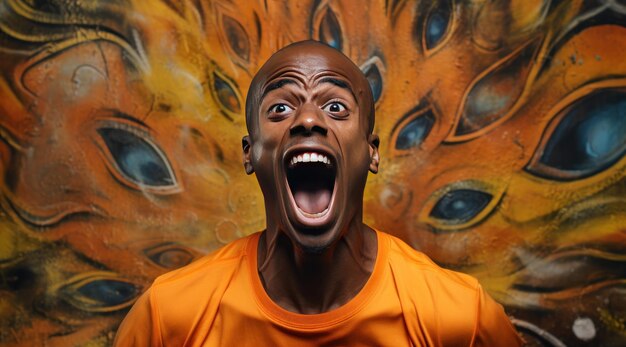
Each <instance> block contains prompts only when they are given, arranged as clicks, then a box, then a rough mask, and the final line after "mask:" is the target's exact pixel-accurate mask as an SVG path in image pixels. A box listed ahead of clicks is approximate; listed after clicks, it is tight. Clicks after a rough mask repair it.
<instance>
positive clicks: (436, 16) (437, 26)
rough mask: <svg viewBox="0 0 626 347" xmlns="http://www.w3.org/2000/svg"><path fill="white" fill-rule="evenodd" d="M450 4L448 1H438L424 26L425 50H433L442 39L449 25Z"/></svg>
mask: <svg viewBox="0 0 626 347" xmlns="http://www.w3.org/2000/svg"><path fill="white" fill-rule="evenodd" d="M451 14H452V4H451V2H450V0H448V1H446V0H443V1H438V2H437V7H435V8H434V9H432V10H431V11H430V13H429V15H428V17H427V18H426V23H425V24H424V43H425V46H426V49H427V50H430V49H433V48H435V47H436V46H437V45H438V44H439V43H440V42H441V40H442V39H443V37H444V36H445V34H446V32H447V31H448V26H449V25H450V20H451Z"/></svg>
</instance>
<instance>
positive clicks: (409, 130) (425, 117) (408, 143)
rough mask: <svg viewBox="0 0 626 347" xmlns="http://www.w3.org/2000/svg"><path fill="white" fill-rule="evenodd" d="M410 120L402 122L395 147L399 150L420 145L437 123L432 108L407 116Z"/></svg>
mask: <svg viewBox="0 0 626 347" xmlns="http://www.w3.org/2000/svg"><path fill="white" fill-rule="evenodd" d="M405 119H407V120H408V121H405V122H403V123H401V124H400V126H399V127H398V128H399V130H398V135H397V136H396V141H395V148H396V149H398V150H409V149H411V148H416V147H418V146H419V145H420V144H421V143H422V142H424V139H426V136H428V134H429V133H430V130H431V129H432V127H433V124H434V123H435V116H434V114H433V112H432V110H430V109H428V110H426V111H425V112H417V113H416V114H414V115H410V116H408V117H406V118H405Z"/></svg>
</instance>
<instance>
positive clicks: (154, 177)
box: [98, 128, 176, 188]
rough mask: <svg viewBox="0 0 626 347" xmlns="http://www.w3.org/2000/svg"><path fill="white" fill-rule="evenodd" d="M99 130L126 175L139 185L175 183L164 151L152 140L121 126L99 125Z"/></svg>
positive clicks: (172, 184)
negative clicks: (104, 126) (106, 126)
mask: <svg viewBox="0 0 626 347" xmlns="http://www.w3.org/2000/svg"><path fill="white" fill-rule="evenodd" d="M98 133H99V134H100V136H102V138H103V139H104V142H105V143H106V145H107V147H108V148H109V152H110V153H111V156H112V157H113V159H114V160H115V164H116V168H117V169H118V171H121V174H122V175H123V176H124V177H125V178H127V179H129V180H130V181H132V182H133V183H135V184H138V185H142V186H153V187H158V188H164V187H173V186H175V185H176V180H175V178H174V173H173V171H172V169H171V167H170V165H169V163H168V161H167V159H166V157H165V155H163V154H162V152H161V151H160V150H159V149H158V148H157V147H156V146H155V145H154V144H153V143H152V142H151V141H148V140H147V139H146V138H143V137H142V136H139V135H138V134H135V133H134V132H131V131H129V130H125V129H120V128H100V129H98Z"/></svg>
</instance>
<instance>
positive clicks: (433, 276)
mask: <svg viewBox="0 0 626 347" xmlns="http://www.w3.org/2000/svg"><path fill="white" fill-rule="evenodd" d="M379 233H380V234H381V235H382V238H381V239H382V240H381V241H383V242H388V244H389V262H390V265H391V266H392V267H393V268H394V269H397V268H401V271H403V272H408V273H410V274H411V275H412V276H411V277H410V280H411V282H414V281H425V280H426V281H429V282H435V283H437V284H439V285H442V286H445V287H448V288H454V289H456V290H458V291H461V292H463V293H465V294H469V295H474V296H475V295H477V291H478V290H479V287H480V285H479V283H478V281H477V280H476V279H475V278H474V277H472V276H470V275H467V274H464V273H460V272H456V271H452V270H448V269H444V268H442V267H440V266H439V265H437V264H435V262H433V261H432V260H431V259H430V258H429V257H428V256H427V255H426V254H424V253H422V252H420V251H417V250H415V249H413V248H412V247H411V246H409V245H407V244H406V243H405V242H404V241H402V240H400V239H398V238H396V237H394V236H391V235H389V234H386V233H383V232H379ZM455 294H458V293H455Z"/></svg>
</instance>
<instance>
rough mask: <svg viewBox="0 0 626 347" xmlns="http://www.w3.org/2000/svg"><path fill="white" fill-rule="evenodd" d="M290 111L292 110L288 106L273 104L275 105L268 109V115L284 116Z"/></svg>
mask: <svg viewBox="0 0 626 347" xmlns="http://www.w3.org/2000/svg"><path fill="white" fill-rule="evenodd" d="M291 111H293V108H291V107H290V106H288V105H286V104H275V105H272V107H270V109H269V111H268V113H269V114H270V115H279V116H284V115H287V114H289V113H291Z"/></svg>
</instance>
